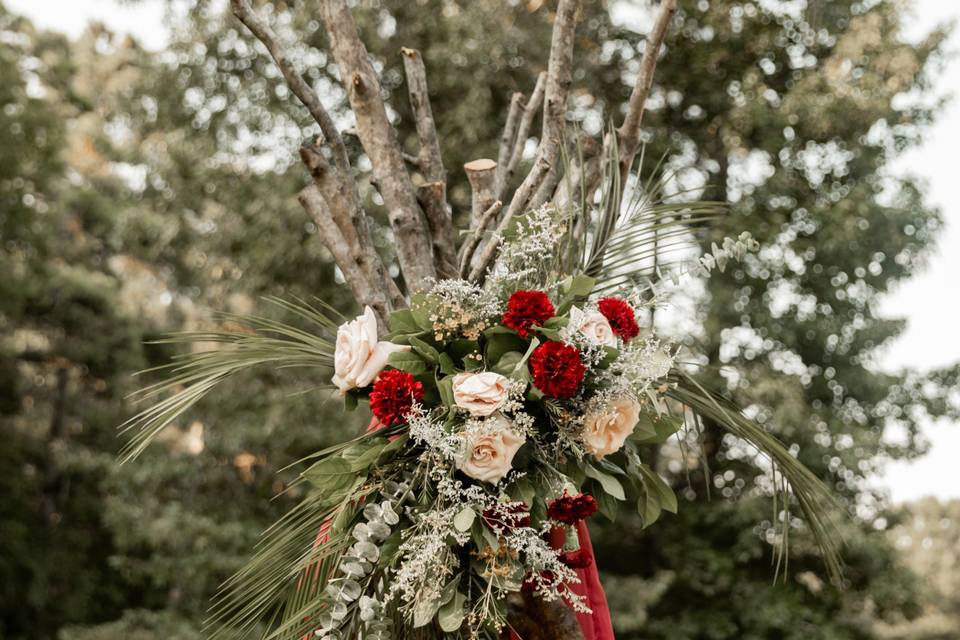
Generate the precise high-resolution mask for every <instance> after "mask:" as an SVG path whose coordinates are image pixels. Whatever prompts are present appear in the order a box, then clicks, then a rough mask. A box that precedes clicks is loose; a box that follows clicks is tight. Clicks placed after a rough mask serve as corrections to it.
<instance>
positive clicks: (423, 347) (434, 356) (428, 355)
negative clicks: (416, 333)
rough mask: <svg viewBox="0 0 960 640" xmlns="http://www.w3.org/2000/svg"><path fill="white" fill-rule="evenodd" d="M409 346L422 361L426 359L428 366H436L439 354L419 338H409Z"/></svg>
mask: <svg viewBox="0 0 960 640" xmlns="http://www.w3.org/2000/svg"><path fill="white" fill-rule="evenodd" d="M410 346H412V347H413V350H414V351H416V352H417V353H419V354H420V355H421V356H423V357H424V359H426V361H427V362H429V363H430V364H437V363H439V362H440V352H439V351H437V350H436V349H435V348H434V347H433V346H431V345H429V344H427V343H426V342H424V341H423V340H421V339H420V338H415V337H413V336H411V337H410Z"/></svg>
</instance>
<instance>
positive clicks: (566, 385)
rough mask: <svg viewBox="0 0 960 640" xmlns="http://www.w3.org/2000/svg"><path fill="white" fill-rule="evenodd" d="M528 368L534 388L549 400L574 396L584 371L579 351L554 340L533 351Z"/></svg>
mask: <svg viewBox="0 0 960 640" xmlns="http://www.w3.org/2000/svg"><path fill="white" fill-rule="evenodd" d="M529 366H530V372H531V373H532V374H533V384H534V386H535V387H536V388H537V389H540V391H542V392H543V393H544V394H545V395H548V396H550V397H551V398H569V397H571V396H573V395H576V393H577V390H578V389H579V388H580V383H581V382H582V381H583V374H584V372H585V371H586V368H585V367H584V366H583V362H581V361H580V350H579V349H577V348H576V347H571V346H570V345H568V344H564V343H563V342H557V341H556V340H550V341H548V342H544V343H543V344H541V345H540V346H539V347H537V348H536V349H534V351H533V354H532V355H531V356H530V365H529Z"/></svg>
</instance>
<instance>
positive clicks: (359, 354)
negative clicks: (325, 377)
mask: <svg viewBox="0 0 960 640" xmlns="http://www.w3.org/2000/svg"><path fill="white" fill-rule="evenodd" d="M409 350H410V347H409V346H405V345H400V344H393V343H391V342H382V341H380V340H378V338H377V317H376V316H375V315H374V314H373V309H371V308H370V307H366V308H365V309H364V310H363V315H361V316H357V318H356V319H355V320H352V321H350V322H345V323H343V324H342V325H340V328H339V329H337V346H336V350H335V351H334V354H333V370H334V376H333V384H335V385H337V388H338V389H340V395H343V394H345V393H346V392H347V391H349V390H350V389H356V388H358V387H365V386H367V385H368V384H370V383H371V382H373V381H374V379H375V378H376V377H377V375H378V374H379V373H380V372H381V371H383V368H384V367H385V366H387V358H389V357H390V354H391V353H394V352H396V351H409Z"/></svg>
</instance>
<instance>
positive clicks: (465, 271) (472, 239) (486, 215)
mask: <svg viewBox="0 0 960 640" xmlns="http://www.w3.org/2000/svg"><path fill="white" fill-rule="evenodd" d="M502 206H503V203H502V202H501V201H499V200H497V201H495V202H494V203H493V204H491V205H490V207H489V208H487V210H486V211H484V212H483V213H482V214H481V215H480V217H479V220H477V224H476V227H474V229H473V231H472V232H471V233H470V235H469V236H468V237H467V240H466V241H465V242H464V243H463V247H462V248H461V251H460V277H461V278H466V277H467V276H468V275H469V270H470V262H471V260H472V259H473V254H474V252H475V251H476V250H477V247H478V246H479V245H480V241H481V240H482V239H483V234H484V232H485V231H486V230H487V227H489V226H490V225H491V224H492V223H493V221H494V220H495V219H496V217H497V214H498V213H499V212H500V208H501V207H502Z"/></svg>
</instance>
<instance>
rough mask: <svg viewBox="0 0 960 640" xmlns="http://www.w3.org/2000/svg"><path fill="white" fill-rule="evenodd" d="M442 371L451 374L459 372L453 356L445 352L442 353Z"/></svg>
mask: <svg viewBox="0 0 960 640" xmlns="http://www.w3.org/2000/svg"><path fill="white" fill-rule="evenodd" d="M440 371H442V372H443V373H445V374H447V375H450V376H452V375H454V374H456V373H457V366H456V365H455V364H454V363H453V358H451V357H450V356H448V355H447V354H445V353H441V354H440Z"/></svg>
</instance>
